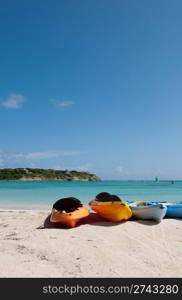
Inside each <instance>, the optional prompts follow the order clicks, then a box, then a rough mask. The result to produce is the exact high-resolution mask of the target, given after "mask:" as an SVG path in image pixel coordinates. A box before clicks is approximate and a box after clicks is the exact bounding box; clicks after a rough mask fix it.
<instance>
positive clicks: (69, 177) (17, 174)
mask: <svg viewBox="0 0 182 300" xmlns="http://www.w3.org/2000/svg"><path fill="white" fill-rule="evenodd" d="M0 180H21V181H31V180H32V181H33V180H35V181H36V180H37V181H41V180H42V181H44V180H46V181H48V180H50V181H52V180H53V181H57V180H60V181H101V179H100V178H99V177H98V176H96V175H95V174H91V173H89V172H78V171H75V170H73V171H68V170H63V171H62V170H53V169H37V168H36V169H33V168H16V169H0Z"/></svg>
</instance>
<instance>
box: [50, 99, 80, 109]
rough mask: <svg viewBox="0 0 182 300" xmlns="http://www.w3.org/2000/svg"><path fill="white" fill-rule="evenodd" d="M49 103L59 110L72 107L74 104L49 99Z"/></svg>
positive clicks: (67, 101)
mask: <svg viewBox="0 0 182 300" xmlns="http://www.w3.org/2000/svg"><path fill="white" fill-rule="evenodd" d="M49 101H50V102H52V103H53V104H54V106H55V107H57V108H61V109H64V108H66V107H69V106H72V105H73V104H74V102H73V101H69V100H65V101H60V100H58V99H49Z"/></svg>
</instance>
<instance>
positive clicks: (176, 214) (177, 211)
mask: <svg viewBox="0 0 182 300" xmlns="http://www.w3.org/2000/svg"><path fill="white" fill-rule="evenodd" d="M166 206H167V213H166V217H167V218H182V204H178V203H174V204H172V203H170V204H168V203H167V204H166Z"/></svg>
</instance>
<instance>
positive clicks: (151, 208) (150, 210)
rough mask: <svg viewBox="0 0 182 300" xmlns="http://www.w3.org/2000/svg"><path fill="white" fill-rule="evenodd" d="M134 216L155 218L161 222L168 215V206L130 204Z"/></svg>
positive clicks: (144, 218) (146, 218)
mask: <svg viewBox="0 0 182 300" xmlns="http://www.w3.org/2000/svg"><path fill="white" fill-rule="evenodd" d="M130 207H131V210H132V213H133V216H134V217H136V218H137V219H143V220H154V221H156V222H161V221H162V219H163V218H164V217H165V215H166V211H167V207H166V206H165V205H163V204H154V205H146V206H132V205H131V206H130Z"/></svg>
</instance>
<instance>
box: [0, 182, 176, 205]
mask: <svg viewBox="0 0 182 300" xmlns="http://www.w3.org/2000/svg"><path fill="white" fill-rule="evenodd" d="M100 192H110V193H113V194H116V195H118V196H120V197H121V198H122V199H123V200H124V201H127V200H129V201H131V200H134V201H170V202H181V201H182V181H176V182H175V183H174V184H171V182H170V181H160V182H152V181H103V182H58V181H55V182H20V181H12V182H8V181H1V182H0V208H40V207H41V208H50V207H52V204H53V203H54V202H55V201H56V200H57V199H60V198H63V197H69V196H74V197H76V198H79V199H80V200H81V201H82V202H84V203H86V202H88V201H89V200H91V199H92V198H93V197H94V196H95V195H96V194H98V193H100Z"/></svg>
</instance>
